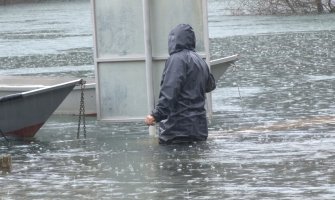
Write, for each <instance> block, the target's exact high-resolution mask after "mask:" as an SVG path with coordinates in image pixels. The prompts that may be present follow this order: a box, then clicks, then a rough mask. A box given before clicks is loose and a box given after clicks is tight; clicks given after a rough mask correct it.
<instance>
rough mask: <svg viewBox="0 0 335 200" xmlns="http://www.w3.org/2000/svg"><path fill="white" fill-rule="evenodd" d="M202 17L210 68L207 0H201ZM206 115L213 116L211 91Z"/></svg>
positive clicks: (210, 117) (207, 59)
mask: <svg viewBox="0 0 335 200" xmlns="http://www.w3.org/2000/svg"><path fill="white" fill-rule="evenodd" d="M202 17H203V19H202V20H203V23H204V24H203V32H204V45H205V52H206V63H207V65H208V67H209V69H210V67H211V66H210V55H209V33H208V9H207V0H202ZM206 105H207V115H208V118H209V119H210V120H211V119H212V117H213V109H212V93H208V94H207V102H206Z"/></svg>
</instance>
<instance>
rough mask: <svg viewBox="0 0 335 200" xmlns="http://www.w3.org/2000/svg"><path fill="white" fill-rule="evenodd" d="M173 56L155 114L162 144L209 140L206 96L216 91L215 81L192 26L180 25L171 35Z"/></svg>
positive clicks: (165, 71) (169, 60) (153, 113)
mask: <svg viewBox="0 0 335 200" xmlns="http://www.w3.org/2000/svg"><path fill="white" fill-rule="evenodd" d="M169 54H170V57H169V58H168V60H167V61H166V63H165V69H164V71H163V75H162V81H161V90H160V95H159V102H158V104H157V106H156V108H155V109H154V110H153V112H152V116H153V118H154V120H155V121H156V122H161V121H162V122H161V123H160V133H159V140H160V143H172V142H180V141H202V140H206V139H207V136H208V130H207V119H206V110H205V100H206V92H210V91H212V90H214V89H215V81H214V78H213V76H212V75H211V74H210V72H209V69H208V66H207V64H206V62H205V61H204V60H203V59H202V58H201V57H200V56H199V55H198V54H197V53H196V52H195V35H194V32H193V29H192V27H191V26H189V25H187V24H180V25H178V26H177V27H175V28H174V29H173V30H172V31H171V32H170V34H169ZM147 124H149V125H150V123H147Z"/></svg>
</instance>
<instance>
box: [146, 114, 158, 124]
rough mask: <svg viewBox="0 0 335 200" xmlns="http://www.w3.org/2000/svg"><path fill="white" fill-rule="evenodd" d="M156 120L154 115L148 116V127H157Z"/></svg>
mask: <svg viewBox="0 0 335 200" xmlns="http://www.w3.org/2000/svg"><path fill="white" fill-rule="evenodd" d="M155 122H156V120H155V118H154V117H153V116H152V115H148V116H147V117H146V118H145V123H146V124H147V125H148V126H153V125H155Z"/></svg>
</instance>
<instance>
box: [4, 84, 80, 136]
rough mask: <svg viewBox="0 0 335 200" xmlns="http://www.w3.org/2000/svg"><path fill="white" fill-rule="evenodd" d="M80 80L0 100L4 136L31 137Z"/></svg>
mask: <svg viewBox="0 0 335 200" xmlns="http://www.w3.org/2000/svg"><path fill="white" fill-rule="evenodd" d="M79 82H80V80H76V81H71V82H67V83H64V84H58V85H55V86H50V87H44V88H40V89H36V90H32V91H27V92H23V93H18V94H14V95H9V96H5V97H2V98H0V129H1V131H2V132H3V133H4V134H5V135H12V136H17V137H33V136H34V135H35V134H36V132H37V131H38V130H39V129H40V128H41V127H42V125H43V124H44V123H45V122H46V121H47V120H48V118H49V117H50V116H51V115H52V113H53V112H54V111H55V110H56V109H57V107H58V106H59V105H60V104H61V103H62V101H63V100H64V99H65V98H66V96H67V95H68V94H69V93H70V92H71V91H72V90H73V88H74V87H75V85H76V84H79Z"/></svg>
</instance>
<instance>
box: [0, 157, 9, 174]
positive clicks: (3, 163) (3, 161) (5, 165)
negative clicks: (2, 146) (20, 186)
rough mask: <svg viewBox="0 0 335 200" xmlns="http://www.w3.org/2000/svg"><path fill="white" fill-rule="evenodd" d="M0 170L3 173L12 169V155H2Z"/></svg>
mask: <svg viewBox="0 0 335 200" xmlns="http://www.w3.org/2000/svg"><path fill="white" fill-rule="evenodd" d="M0 170H1V171H2V173H7V172H10V171H11V170H12V157H11V156H10V155H1V156H0Z"/></svg>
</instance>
